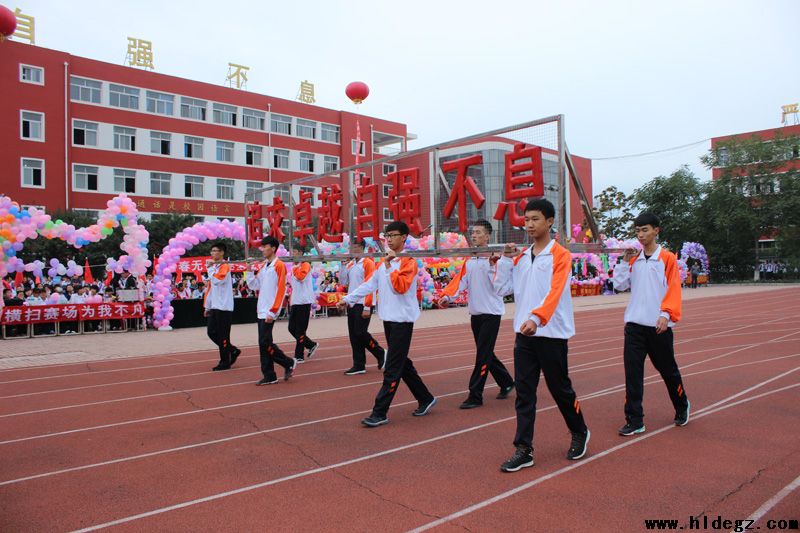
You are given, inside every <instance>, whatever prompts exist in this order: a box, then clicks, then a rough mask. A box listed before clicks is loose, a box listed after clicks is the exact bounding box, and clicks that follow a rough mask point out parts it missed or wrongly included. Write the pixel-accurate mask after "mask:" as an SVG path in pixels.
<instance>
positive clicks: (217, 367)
mask: <svg viewBox="0 0 800 533" xmlns="http://www.w3.org/2000/svg"><path fill="white" fill-rule="evenodd" d="M230 368H231V366H230V365H217V366H215V367H214V368H212V369H211V370H212V371H213V372H219V371H220V370H229V369H230Z"/></svg>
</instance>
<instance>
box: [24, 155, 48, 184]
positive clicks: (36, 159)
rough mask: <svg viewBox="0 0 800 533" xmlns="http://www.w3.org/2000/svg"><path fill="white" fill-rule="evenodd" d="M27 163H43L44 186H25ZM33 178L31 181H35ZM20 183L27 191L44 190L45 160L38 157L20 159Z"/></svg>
mask: <svg viewBox="0 0 800 533" xmlns="http://www.w3.org/2000/svg"><path fill="white" fill-rule="evenodd" d="M25 161H39V162H40V163H42V168H41V169H40V170H41V171H42V172H41V178H42V184H41V185H25ZM32 178H33V176H31V181H33V179H32ZM19 183H20V185H21V186H22V187H24V188H26V189H44V188H45V184H46V181H45V160H44V159H40V158H38V157H20V158H19Z"/></svg>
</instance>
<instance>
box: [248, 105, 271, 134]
mask: <svg viewBox="0 0 800 533" xmlns="http://www.w3.org/2000/svg"><path fill="white" fill-rule="evenodd" d="M242 126H244V127H245V128H250V129H253V130H261V131H264V128H266V126H267V114H266V113H264V112H263V111H256V110H255V109H247V108H244V109H242Z"/></svg>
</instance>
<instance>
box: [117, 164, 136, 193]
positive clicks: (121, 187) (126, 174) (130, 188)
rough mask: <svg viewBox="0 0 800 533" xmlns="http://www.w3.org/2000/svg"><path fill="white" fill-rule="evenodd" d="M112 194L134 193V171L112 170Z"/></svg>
mask: <svg viewBox="0 0 800 533" xmlns="http://www.w3.org/2000/svg"><path fill="white" fill-rule="evenodd" d="M114 192H126V193H130V194H135V193H136V171H135V170H124V169H121V168H115V169H114Z"/></svg>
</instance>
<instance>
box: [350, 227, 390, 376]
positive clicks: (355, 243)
mask: <svg viewBox="0 0 800 533" xmlns="http://www.w3.org/2000/svg"><path fill="white" fill-rule="evenodd" d="M366 247H367V244H366V241H364V239H358V238H354V239H353V240H352V241H351V242H350V253H353V254H363V253H364V249H365V248H366ZM374 273H375V261H373V260H372V258H371V257H363V258H361V259H353V260H351V261H350V262H349V263H347V264H346V265H342V267H341V268H340V269H339V283H341V284H342V285H346V286H347V292H348V294H352V293H353V292H354V291H356V290H357V289H358V288H359V287H360V286H361V284H362V283H364V282H365V281H369V278H371V277H372V275H373V274H374ZM373 297H374V295H373V294H368V295H367V296H365V297H364V298H359V299H358V300H357V301H356V303H354V304H353V305H348V306H347V334H348V335H349V337H350V347H351V348H352V350H353V366H352V367H351V368H350V369H349V370H347V371H345V375H347V376H354V375H357V374H364V373H366V371H367V370H366V365H367V355H366V351H367V350H369V353H371V354H372V355H373V356H374V357H375V359H377V360H378V369H379V370H383V368H384V365H385V364H386V350H384V349H383V348H382V347H381V346H380V344H378V341H376V340H375V339H374V338H373V337H372V335H370V334H369V331H368V328H369V322H370V318H371V316H372V301H373Z"/></svg>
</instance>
